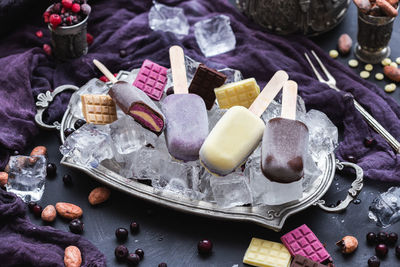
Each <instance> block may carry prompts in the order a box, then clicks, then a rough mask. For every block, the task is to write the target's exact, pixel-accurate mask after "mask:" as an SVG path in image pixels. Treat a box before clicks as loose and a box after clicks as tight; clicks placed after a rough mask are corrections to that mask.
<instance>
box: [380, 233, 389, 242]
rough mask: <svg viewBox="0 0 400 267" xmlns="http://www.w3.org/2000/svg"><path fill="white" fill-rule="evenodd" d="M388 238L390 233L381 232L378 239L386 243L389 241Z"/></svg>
mask: <svg viewBox="0 0 400 267" xmlns="http://www.w3.org/2000/svg"><path fill="white" fill-rule="evenodd" d="M387 239H388V234H387V233H386V232H379V233H378V235H377V240H378V242H379V243H385V244H386V242H387Z"/></svg>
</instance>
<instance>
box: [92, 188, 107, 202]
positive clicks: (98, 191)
mask: <svg viewBox="0 0 400 267" xmlns="http://www.w3.org/2000/svg"><path fill="white" fill-rule="evenodd" d="M110 194H111V192H110V189H108V188H107V187H96V188H95V189H93V190H92V192H90V194H89V197H88V199H89V203H90V204H92V205H97V204H100V203H103V202H104V201H106V200H107V199H108V198H109V197H110Z"/></svg>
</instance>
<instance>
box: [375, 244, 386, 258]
mask: <svg viewBox="0 0 400 267" xmlns="http://www.w3.org/2000/svg"><path fill="white" fill-rule="evenodd" d="M375 253H376V256H378V257H379V258H384V257H385V256H386V255H387V253H388V248H387V246H386V245H385V244H378V245H377V246H376V247H375Z"/></svg>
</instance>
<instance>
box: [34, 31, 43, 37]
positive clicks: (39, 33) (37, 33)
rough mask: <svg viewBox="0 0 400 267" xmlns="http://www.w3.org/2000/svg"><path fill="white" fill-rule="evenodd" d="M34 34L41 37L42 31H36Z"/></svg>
mask: <svg viewBox="0 0 400 267" xmlns="http://www.w3.org/2000/svg"><path fill="white" fill-rule="evenodd" d="M35 34H36V36H37V37H39V38H42V37H43V32H42V31H37V32H36V33H35Z"/></svg>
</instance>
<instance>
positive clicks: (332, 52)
mask: <svg viewBox="0 0 400 267" xmlns="http://www.w3.org/2000/svg"><path fill="white" fill-rule="evenodd" d="M329 56H330V57H331V58H337V57H338V56H339V52H338V51H337V50H331V51H329Z"/></svg>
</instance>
